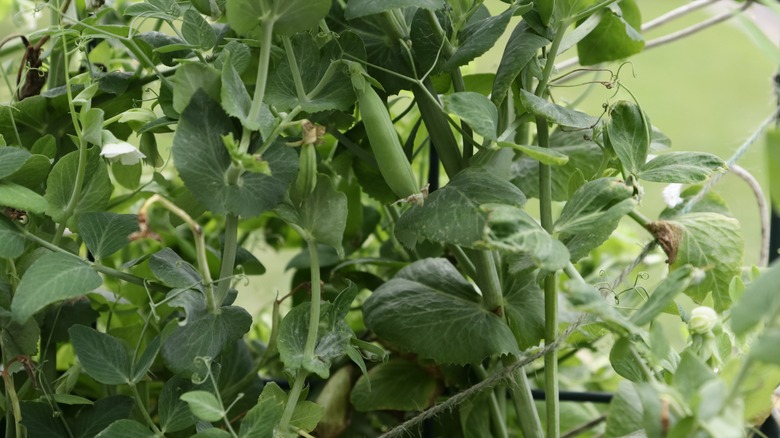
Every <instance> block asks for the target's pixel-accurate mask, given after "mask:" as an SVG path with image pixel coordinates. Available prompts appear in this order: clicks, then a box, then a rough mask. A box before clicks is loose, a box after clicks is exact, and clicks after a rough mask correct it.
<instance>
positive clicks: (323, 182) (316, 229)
mask: <svg viewBox="0 0 780 438" xmlns="http://www.w3.org/2000/svg"><path fill="white" fill-rule="evenodd" d="M277 212H278V213H279V215H280V216H281V217H282V219H284V220H286V221H288V222H290V223H293V224H296V225H298V226H299V227H301V228H302V229H303V231H304V233H305V235H306V236H305V238H307V239H308V238H313V239H315V240H316V241H317V242H319V243H323V244H326V245H329V246H331V247H333V248H335V249H336V251H337V252H338V254H339V256H340V257H343V256H344V248H343V247H342V246H341V241H342V239H343V238H344V229H345V228H346V225H347V213H348V211H347V196H346V195H345V194H344V193H342V192H340V191H338V190H336V187H335V186H334V185H333V182H332V181H331V179H330V177H329V176H327V175H325V174H323V173H320V174H318V175H317V186H316V187H315V189H314V192H313V193H312V194H310V195H309V196H307V197H306V199H304V200H303V202H302V203H301V206H300V207H299V208H295V207H294V206H292V205H290V204H288V203H284V204H282V205H280V206H279V208H278V209H277Z"/></svg>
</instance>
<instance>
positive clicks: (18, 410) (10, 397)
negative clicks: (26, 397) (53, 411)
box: [2, 355, 24, 438]
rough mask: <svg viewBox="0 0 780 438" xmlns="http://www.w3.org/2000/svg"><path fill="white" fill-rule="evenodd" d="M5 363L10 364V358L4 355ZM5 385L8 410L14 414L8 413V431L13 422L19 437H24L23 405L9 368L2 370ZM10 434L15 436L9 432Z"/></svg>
mask: <svg viewBox="0 0 780 438" xmlns="http://www.w3.org/2000/svg"><path fill="white" fill-rule="evenodd" d="M3 363H4V364H6V365H8V358H6V357H5V355H3ZM2 374H3V385H4V386H5V399H6V404H5V406H6V409H7V411H6V412H12V413H13V416H10V415H6V417H5V419H6V432H8V431H9V430H11V429H10V425H11V423H13V425H14V426H13V430H14V431H15V432H16V436H17V437H18V438H21V437H23V436H24V435H23V434H24V429H23V426H22V407H21V405H20V404H19V397H18V396H17V395H16V387H15V386H14V376H13V375H12V374H11V373H9V372H8V369H7V368H4V369H3V371H2ZM9 404H10V405H11V409H8V405H9ZM8 436H13V435H12V434H8Z"/></svg>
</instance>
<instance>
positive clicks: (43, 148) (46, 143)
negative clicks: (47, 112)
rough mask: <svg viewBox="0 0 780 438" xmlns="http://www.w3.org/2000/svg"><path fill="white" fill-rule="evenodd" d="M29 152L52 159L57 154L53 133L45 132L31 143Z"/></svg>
mask: <svg viewBox="0 0 780 438" xmlns="http://www.w3.org/2000/svg"><path fill="white" fill-rule="evenodd" d="M30 152H31V153H33V154H35V155H45V156H46V157H47V158H52V159H53V158H54V157H55V156H56V155H57V140H55V139H54V136H53V135H51V134H46V135H44V136H43V137H41V138H39V139H38V140H36V141H35V143H33V145H32V147H31V148H30Z"/></svg>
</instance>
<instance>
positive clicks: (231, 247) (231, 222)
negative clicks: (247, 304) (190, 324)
mask: <svg viewBox="0 0 780 438" xmlns="http://www.w3.org/2000/svg"><path fill="white" fill-rule="evenodd" d="M237 250H238V215H237V214H234V213H228V214H227V215H225V243H224V245H223V246H222V265H221V266H220V268H219V278H217V292H216V294H215V295H216V300H217V303H220V304H221V303H222V302H224V301H225V298H226V297H227V294H228V290H229V289H230V278H231V277H232V275H233V267H234V266H235V264H236V251H237Z"/></svg>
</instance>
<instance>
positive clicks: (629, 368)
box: [609, 338, 647, 382]
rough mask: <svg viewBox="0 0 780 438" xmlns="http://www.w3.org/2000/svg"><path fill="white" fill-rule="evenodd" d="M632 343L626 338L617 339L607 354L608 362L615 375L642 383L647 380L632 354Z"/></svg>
mask: <svg viewBox="0 0 780 438" xmlns="http://www.w3.org/2000/svg"><path fill="white" fill-rule="evenodd" d="M632 348H633V347H632V343H631V341H629V340H628V339H627V338H620V339H618V340H617V341H616V342H615V344H614V345H613V346H612V350H611V351H610V352H609V362H610V363H611V364H612V368H613V369H614V370H615V372H616V373H618V374H619V375H621V376H623V377H625V378H626V379H628V380H630V381H632V382H642V381H645V380H647V377H646V376H645V374H644V372H643V371H642V365H641V364H640V363H639V361H638V359H637V357H636V356H634V353H632V351H631V350H632Z"/></svg>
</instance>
